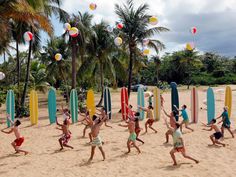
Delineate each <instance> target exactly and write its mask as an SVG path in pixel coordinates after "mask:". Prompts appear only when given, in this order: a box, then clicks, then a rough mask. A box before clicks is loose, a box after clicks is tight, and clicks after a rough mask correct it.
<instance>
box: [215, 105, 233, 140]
mask: <svg viewBox="0 0 236 177" xmlns="http://www.w3.org/2000/svg"><path fill="white" fill-rule="evenodd" d="M221 117H222V120H221V121H220V122H219V123H218V124H220V123H222V122H223V123H222V126H221V132H222V136H223V138H224V129H225V128H226V129H227V130H228V131H229V133H230V134H231V135H232V138H234V133H233V132H232V131H231V129H230V124H231V122H230V120H229V114H228V107H227V106H225V107H224V108H223V113H222V114H221V115H220V116H219V117H217V118H216V120H217V119H219V118H221Z"/></svg>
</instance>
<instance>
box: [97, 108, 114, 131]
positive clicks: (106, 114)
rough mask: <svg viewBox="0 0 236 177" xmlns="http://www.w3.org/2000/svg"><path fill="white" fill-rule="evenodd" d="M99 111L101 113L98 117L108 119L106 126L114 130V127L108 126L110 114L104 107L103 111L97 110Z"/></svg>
mask: <svg viewBox="0 0 236 177" xmlns="http://www.w3.org/2000/svg"><path fill="white" fill-rule="evenodd" d="M97 110H98V111H99V112H100V114H97V115H99V116H102V117H105V118H106V119H105V122H104V124H105V126H106V127H109V128H112V126H110V125H107V122H108V121H109V117H108V115H109V114H110V112H108V113H107V112H106V109H105V108H104V107H102V108H101V109H97Z"/></svg>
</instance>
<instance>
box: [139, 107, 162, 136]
mask: <svg viewBox="0 0 236 177" xmlns="http://www.w3.org/2000/svg"><path fill="white" fill-rule="evenodd" d="M138 108H140V109H141V110H143V111H145V112H147V119H148V120H147V121H146V123H145V133H147V129H148V127H149V128H150V129H152V130H153V131H154V132H155V133H157V130H156V129H154V128H153V127H152V125H153V123H154V118H153V117H154V116H153V112H152V111H153V107H152V106H148V108H143V107H141V106H138Z"/></svg>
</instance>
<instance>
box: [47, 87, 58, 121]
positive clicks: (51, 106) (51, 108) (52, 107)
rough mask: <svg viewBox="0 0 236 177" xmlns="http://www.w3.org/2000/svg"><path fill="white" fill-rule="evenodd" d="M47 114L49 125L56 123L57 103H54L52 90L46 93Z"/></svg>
mask: <svg viewBox="0 0 236 177" xmlns="http://www.w3.org/2000/svg"><path fill="white" fill-rule="evenodd" d="M48 114H49V121H50V124H53V123H55V122H56V114H57V101H56V91H55V89H54V88H50V89H49V92H48Z"/></svg>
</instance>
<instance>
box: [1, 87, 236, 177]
mask: <svg viewBox="0 0 236 177" xmlns="http://www.w3.org/2000/svg"><path fill="white" fill-rule="evenodd" d="M224 88H225V86H220V87H214V88H213V89H214V91H215V96H216V115H219V114H221V112H222V108H223V106H224V90H223V91H221V90H219V89H224ZM206 89H207V87H202V88H201V89H199V93H198V94H199V107H202V108H203V109H201V110H199V120H200V121H202V122H206V120H207V118H206V110H205V108H206V105H205V104H204V103H203V102H204V100H205V99H206ZM232 89H233V109H232V116H231V123H232V128H233V130H234V132H235V117H236V106H235V105H236V91H234V89H236V86H232ZM136 94H137V93H132V95H131V99H130V103H131V104H133V106H134V108H135V109H136ZM163 96H164V99H165V103H164V105H165V108H166V110H167V111H168V112H169V111H170V105H171V103H170V99H171V98H170V92H165V93H164V94H163ZM179 96H180V104H186V105H187V106H188V114H189V116H190V115H191V112H190V111H191V110H190V90H186V89H181V90H180V91H179ZM98 98H99V95H97V97H96V99H98ZM146 104H147V101H146ZM58 108H59V107H58ZM119 109H120V93H119V92H118V91H117V92H112V111H113V119H112V120H111V122H109V124H110V125H112V126H113V128H107V127H104V126H102V129H101V131H100V136H101V137H102V139H103V141H104V142H105V144H104V146H103V148H104V150H105V153H106V160H105V161H102V156H101V154H100V151H99V150H98V149H96V153H95V157H94V160H93V162H92V163H90V164H88V163H87V160H88V158H89V156H90V148H91V147H90V145H89V144H88V141H89V139H88V135H86V138H81V137H82V130H83V128H84V125H81V124H80V123H79V124H74V125H71V127H70V130H71V132H72V139H71V141H70V142H69V144H70V145H72V146H74V147H75V148H74V149H73V150H70V149H65V150H63V151H62V152H59V151H58V150H59V148H60V146H59V143H58V139H59V137H60V136H61V132H60V131H59V130H57V129H56V125H49V120H48V113H47V108H46V105H44V106H41V107H40V110H39V124H38V125H37V126H31V125H30V122H29V120H28V119H23V120H22V125H21V126H20V131H21V134H22V135H23V136H24V137H25V142H24V144H23V146H22V148H23V149H25V150H28V151H29V152H30V153H29V154H28V155H26V156H24V155H23V154H14V150H13V148H12V147H11V144H10V143H11V142H12V141H13V140H14V139H15V137H14V135H13V134H11V135H6V134H3V133H0V139H1V140H0V176H1V177H5V176H9V177H43V176H47V177H74V176H77V177H78V176H79V177H95V176H96V177H102V176H106V177H120V176H126V177H134V176H136V177H151V176H152V177H155V176H158V177H164V176H169V177H190V176H191V177H205V176H207V177H213V176H220V177H224V176H225V177H230V176H232V177H233V176H236V170H235V167H236V160H235V159H236V141H235V139H232V138H231V136H230V134H229V133H228V132H227V131H226V133H225V137H226V138H225V140H224V142H225V143H227V144H229V145H228V146H227V147H225V148H224V147H216V146H209V144H211V142H210V139H209V135H210V134H212V133H213V131H212V132H206V131H204V130H202V128H203V127H202V126H201V123H200V121H199V123H198V124H193V125H191V127H192V128H193V129H194V130H195V131H194V132H193V133H191V132H189V131H188V130H186V129H184V130H183V131H184V135H183V138H184V140H185V144H186V149H187V153H189V154H190V155H191V156H193V157H195V158H196V159H198V160H199V161H200V163H199V164H195V163H193V162H192V161H189V160H187V159H184V158H183V157H182V156H181V154H178V155H177V162H178V163H179V165H178V166H176V167H173V166H172V160H171V157H170V155H169V151H170V150H171V148H172V138H171V143H170V144H167V145H165V144H163V143H164V141H165V132H166V130H167V129H166V126H165V125H164V121H163V119H162V120H161V121H159V122H156V123H155V124H154V127H155V128H156V129H157V130H158V133H157V134H155V133H154V132H152V131H151V130H149V132H148V134H145V135H142V133H143V132H144V131H142V132H141V136H140V138H141V139H142V140H144V142H145V144H144V145H141V144H139V143H138V145H139V146H140V149H141V151H142V153H141V154H139V155H138V154H137V152H136V150H135V149H134V148H132V149H131V153H130V154H129V155H126V154H125V152H126V151H127V147H126V141H127V138H128V135H129V133H128V131H127V130H126V129H125V128H122V127H119V126H118V123H120V122H121V114H118V113H117V112H118V110H119ZM162 116H164V115H163V114H162ZM0 117H1V122H2V121H3V117H5V113H4V106H3V107H2V108H1V116H0ZM58 118H59V121H62V120H63V118H62V116H60V115H58ZM80 118H81V117H80ZM144 123H145V122H144V121H143V122H141V127H142V128H144ZM5 127H6V125H5V124H0V129H3V128H5Z"/></svg>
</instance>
